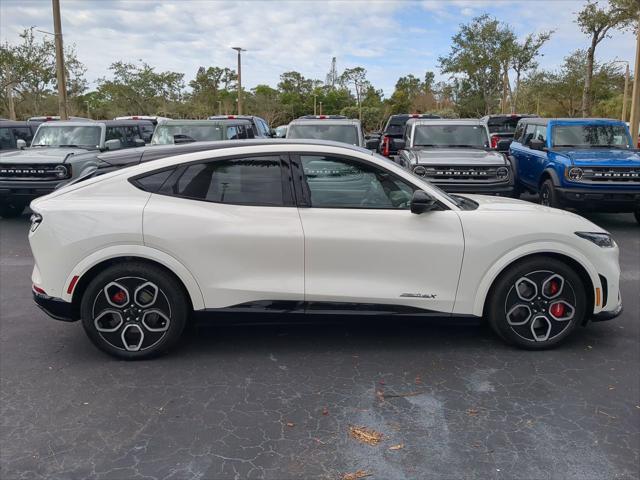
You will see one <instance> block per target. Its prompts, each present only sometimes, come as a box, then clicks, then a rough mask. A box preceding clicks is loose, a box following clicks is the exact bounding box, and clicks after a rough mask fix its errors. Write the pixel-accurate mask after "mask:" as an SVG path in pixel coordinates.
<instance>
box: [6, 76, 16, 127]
mask: <svg viewBox="0 0 640 480" xmlns="http://www.w3.org/2000/svg"><path fill="white" fill-rule="evenodd" d="M6 90H7V91H6V93H7V103H8V104H9V120H15V119H16V107H15V105H14V103H13V72H12V71H11V67H10V66H9V65H7V89H6Z"/></svg>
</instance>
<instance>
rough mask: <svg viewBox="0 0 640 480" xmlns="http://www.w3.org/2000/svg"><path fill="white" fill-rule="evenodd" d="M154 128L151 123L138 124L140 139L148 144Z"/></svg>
mask: <svg viewBox="0 0 640 480" xmlns="http://www.w3.org/2000/svg"><path fill="white" fill-rule="evenodd" d="M154 130H155V127H154V126H153V124H152V123H142V124H140V131H141V132H142V139H143V140H144V141H145V142H146V143H149V142H150V141H151V137H152V136H153V131H154Z"/></svg>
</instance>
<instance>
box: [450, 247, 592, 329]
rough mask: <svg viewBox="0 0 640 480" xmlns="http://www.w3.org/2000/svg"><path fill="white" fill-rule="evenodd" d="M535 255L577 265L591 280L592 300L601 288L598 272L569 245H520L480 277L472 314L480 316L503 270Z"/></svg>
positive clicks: (581, 254) (582, 255) (583, 256)
mask: <svg viewBox="0 0 640 480" xmlns="http://www.w3.org/2000/svg"><path fill="white" fill-rule="evenodd" d="M537 253H557V254H560V255H564V256H566V257H569V258H571V259H572V260H574V261H576V262H577V263H579V264H580V265H581V266H582V267H583V268H584V269H585V270H586V272H587V274H588V275H589V278H590V279H591V283H592V284H593V288H594V291H593V295H594V298H595V295H596V293H595V289H596V288H602V286H601V285H600V278H599V276H598V272H597V271H596V269H595V268H594V266H593V265H592V264H591V262H590V261H589V259H588V258H587V257H586V256H585V255H584V254H583V253H581V252H579V251H578V250H576V249H574V248H573V247H571V246H569V245H566V244H563V243H559V242H535V243H529V244H526V245H521V246H519V247H517V248H514V249H513V250H511V251H509V252H508V253H507V254H505V255H503V256H502V257H501V258H500V260H498V261H497V262H496V263H494V264H493V265H492V266H491V268H489V270H487V272H486V273H485V275H484V276H483V277H482V280H481V281H480V283H479V284H478V287H477V290H476V295H475V299H474V302H473V314H474V315H477V316H479V317H480V316H482V313H483V309H484V305H485V301H486V299H487V295H488V294H489V290H490V289H491V285H493V282H494V281H495V280H496V278H498V276H499V275H500V273H502V272H503V271H504V270H505V268H507V267H508V266H509V265H511V264H512V263H514V262H516V261H517V260H519V259H521V258H524V257H526V256H529V255H534V254H537ZM456 306H457V305H456ZM600 310H602V307H601V306H600V305H597V306H594V310H593V313H598V312H600Z"/></svg>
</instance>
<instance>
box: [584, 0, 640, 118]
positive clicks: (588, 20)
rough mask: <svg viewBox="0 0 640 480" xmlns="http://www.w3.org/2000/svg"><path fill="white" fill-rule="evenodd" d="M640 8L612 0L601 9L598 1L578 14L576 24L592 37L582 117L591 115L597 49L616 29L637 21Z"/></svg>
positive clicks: (629, 3) (623, 1) (588, 50)
mask: <svg viewBox="0 0 640 480" xmlns="http://www.w3.org/2000/svg"><path fill="white" fill-rule="evenodd" d="M637 15H638V6H637V5H635V8H634V5H633V3H632V2H628V1H626V0H617V1H616V0H610V1H609V3H608V4H607V5H606V6H605V7H601V6H600V5H599V4H598V2H597V1H593V0H589V1H588V2H587V4H586V5H585V6H584V8H583V9H582V10H581V11H580V12H579V13H578V18H577V19H576V23H577V24H578V25H579V26H580V30H582V32H583V33H584V34H585V35H588V36H589V37H590V40H591V41H590V44H589V48H588V49H587V52H586V53H587V62H586V66H585V82H584V87H583V91H582V107H581V108H582V116H583V117H588V116H590V115H591V103H592V91H591V85H592V80H593V70H594V62H595V52H596V47H597V46H598V45H599V44H600V43H601V42H602V41H603V40H604V39H605V38H607V37H608V36H609V33H610V31H611V30H612V29H614V28H625V27H627V26H629V25H630V24H631V21H632V20H634V19H636V18H637Z"/></svg>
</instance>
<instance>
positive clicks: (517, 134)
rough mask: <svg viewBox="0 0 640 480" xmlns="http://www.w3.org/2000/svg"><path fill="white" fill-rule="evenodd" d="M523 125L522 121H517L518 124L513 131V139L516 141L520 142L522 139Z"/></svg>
mask: <svg viewBox="0 0 640 480" xmlns="http://www.w3.org/2000/svg"><path fill="white" fill-rule="evenodd" d="M524 126H525V124H524V123H519V124H518V127H517V128H516V131H515V133H514V134H513V139H514V140H515V141H516V142H520V143H522V142H521V140H522V134H523V133H524Z"/></svg>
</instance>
